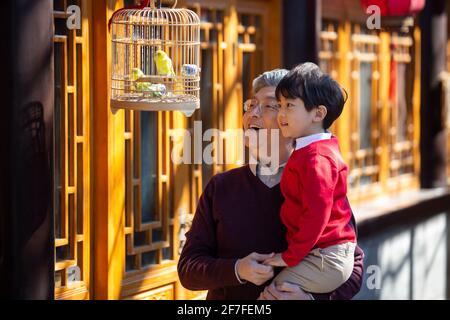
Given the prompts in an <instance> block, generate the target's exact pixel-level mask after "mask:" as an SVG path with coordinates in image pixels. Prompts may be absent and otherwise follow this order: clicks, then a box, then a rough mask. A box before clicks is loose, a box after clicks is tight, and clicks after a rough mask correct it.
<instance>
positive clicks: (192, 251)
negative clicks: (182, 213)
mask: <svg viewBox="0 0 450 320" xmlns="http://www.w3.org/2000/svg"><path fill="white" fill-rule="evenodd" d="M282 203H283V196H282V194H281V191H280V185H279V184H278V185H276V186H274V187H272V188H269V187H267V186H266V185H265V184H264V183H262V182H261V180H260V179H259V178H258V177H256V176H255V175H254V174H253V173H252V171H251V170H250V168H249V166H243V167H240V168H237V169H233V170H230V171H227V172H224V173H222V174H218V175H216V176H214V177H213V178H212V179H211V180H210V182H209V183H208V185H207V186H206V187H205V190H204V192H203V194H202V196H201V197H200V200H199V203H198V206H197V210H196V213H195V216H194V220H193V223H192V226H191V229H190V231H189V232H188V233H187V234H186V238H187V239H186V244H185V246H184V248H183V251H182V253H181V256H180V259H179V262H178V274H179V277H180V281H181V283H182V285H183V286H184V287H185V288H187V289H190V290H209V292H208V296H207V299H214V300H218V299H233V300H241V299H242V300H256V299H257V298H258V297H259V294H260V293H261V292H262V291H263V290H264V288H265V287H266V286H267V285H269V284H270V281H268V282H267V283H265V284H264V285H261V286H256V285H254V284H252V283H249V282H247V283H245V284H241V283H240V282H239V281H238V279H237V278H236V275H235V271H234V265H235V263H236V261H237V260H238V259H240V258H243V257H245V256H247V255H249V254H250V253H252V252H257V253H271V252H282V251H284V250H286V248H287V243H286V239H285V232H286V228H285V227H284V226H283V224H282V223H281V220H280V208H281V204H282ZM280 270H281V268H280V269H279V270H276V271H277V272H279V271H280ZM362 275H363V253H362V250H361V249H359V248H357V249H356V252H355V266H354V270H353V274H352V275H351V277H350V279H349V280H348V281H347V282H346V283H345V284H344V285H342V286H341V287H340V288H338V289H337V290H336V291H335V292H332V293H330V294H325V295H317V294H313V296H314V298H316V299H350V298H352V297H353V296H354V295H355V294H356V293H358V292H359V290H360V288H361V282H362Z"/></svg>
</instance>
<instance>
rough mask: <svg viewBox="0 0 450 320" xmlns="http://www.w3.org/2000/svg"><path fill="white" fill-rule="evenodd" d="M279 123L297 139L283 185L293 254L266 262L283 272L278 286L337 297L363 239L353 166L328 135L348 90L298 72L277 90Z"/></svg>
mask: <svg viewBox="0 0 450 320" xmlns="http://www.w3.org/2000/svg"><path fill="white" fill-rule="evenodd" d="M276 96H277V99H278V100H279V102H280V110H279V113H278V123H279V126H280V128H281V132H282V134H283V136H285V137H290V138H294V139H295V150H294V151H293V153H292V155H291V156H290V158H289V160H288V162H287V164H286V167H285V169H284V172H283V176H282V178H281V191H282V193H283V196H284V198H285V200H284V203H283V205H282V207H281V213H280V215H281V220H282V221H283V223H284V225H285V226H286V228H287V234H286V239H287V242H288V248H287V250H286V251H284V252H283V253H277V254H275V255H274V257H273V258H270V259H267V260H266V261H265V262H264V263H265V264H269V265H272V266H280V267H284V266H287V268H285V269H283V270H282V271H281V272H280V274H279V275H278V276H277V277H276V278H275V279H274V281H275V283H277V284H279V283H282V282H291V283H294V284H298V285H299V286H300V287H301V288H302V289H303V290H305V291H307V292H313V293H326V292H331V291H333V290H335V289H336V288H338V287H339V286H340V285H342V284H343V283H344V282H345V281H347V279H348V278H349V277H350V275H351V273H352V270H353V262H354V250H355V246H356V235H355V231H354V230H353V228H352V227H351V226H350V225H349V221H350V219H351V216H352V212H351V208H350V205H349V203H348V201H347V197H346V194H347V166H346V165H345V163H344V161H343V160H342V157H341V154H340V151H339V144H338V140H337V139H336V137H334V136H332V135H331V133H329V132H328V131H327V129H328V128H329V127H330V126H331V125H332V123H333V122H334V120H336V119H337V118H338V117H339V115H340V114H341V112H342V109H343V107H344V104H345V101H346V97H344V93H343V89H342V88H341V87H340V85H339V84H338V83H337V82H336V81H334V80H333V79H332V78H331V77H330V76H328V75H327V74H325V73H323V72H322V71H321V70H320V68H319V67H318V66H317V65H315V64H313V63H304V64H301V65H299V66H297V67H295V68H294V69H293V70H291V71H290V72H289V73H288V74H287V75H286V76H285V77H284V78H283V80H281V82H280V83H279V84H278V86H277V89H276Z"/></svg>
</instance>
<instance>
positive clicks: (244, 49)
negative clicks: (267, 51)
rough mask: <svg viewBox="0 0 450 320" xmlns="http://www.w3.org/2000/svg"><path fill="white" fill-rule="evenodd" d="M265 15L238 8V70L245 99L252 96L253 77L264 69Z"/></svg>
mask: <svg viewBox="0 0 450 320" xmlns="http://www.w3.org/2000/svg"><path fill="white" fill-rule="evenodd" d="M263 19H264V16H263V15H262V14H261V13H257V12H251V11H246V10H244V9H238V23H239V24H238V43H239V45H238V48H239V55H238V61H239V62H238V65H239V68H238V70H239V71H240V78H241V79H242V95H243V101H245V100H247V99H248V98H250V97H251V94H252V82H253V79H254V78H255V77H256V76H258V75H259V74H261V73H262V72H264V71H266V70H263V62H264V61H263V52H264V51H263V48H264V38H263V35H264V32H265V30H264V29H263Z"/></svg>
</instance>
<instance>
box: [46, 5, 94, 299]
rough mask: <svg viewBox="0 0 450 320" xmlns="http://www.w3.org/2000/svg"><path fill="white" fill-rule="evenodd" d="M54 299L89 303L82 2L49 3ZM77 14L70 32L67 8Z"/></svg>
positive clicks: (86, 99)
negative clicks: (79, 21)
mask: <svg viewBox="0 0 450 320" xmlns="http://www.w3.org/2000/svg"><path fill="white" fill-rule="evenodd" d="M53 3H54V37H53V41H54V76H55V113H54V132H55V134H54V137H55V140H54V161H53V168H54V173H55V178H54V179H55V180H54V186H55V189H54V212H55V297H56V298H57V299H64V298H69V297H72V298H78V299H82V298H89V269H90V260H89V259H90V258H89V257H90V256H89V246H90V244H89V213H90V195H89V193H90V189H89V185H90V181H89V30H88V28H89V24H88V22H89V21H88V18H87V17H88V15H89V12H90V8H89V6H90V4H89V1H87V0H55V1H54V2H53ZM70 5H77V6H78V7H79V8H80V9H81V11H80V12H82V24H81V29H74V30H70V29H69V28H68V27H67V24H66V21H67V18H68V17H69V15H68V14H67V13H66V10H67V8H68V6H70Z"/></svg>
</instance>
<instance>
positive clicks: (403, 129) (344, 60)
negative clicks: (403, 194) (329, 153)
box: [319, 20, 420, 201]
mask: <svg viewBox="0 0 450 320" xmlns="http://www.w3.org/2000/svg"><path fill="white" fill-rule="evenodd" d="M322 26H323V27H322V31H321V33H320V40H321V42H320V43H321V47H320V51H319V62H320V66H321V68H322V69H323V70H324V71H325V72H327V73H329V74H331V75H332V76H333V77H334V78H335V79H336V80H338V81H339V82H340V83H341V84H343V86H344V88H345V89H346V90H347V92H348V94H349V99H348V101H347V103H346V105H345V109H344V112H343V114H342V116H341V117H340V118H339V119H338V120H337V121H336V123H335V124H334V125H333V126H332V128H331V131H332V132H333V133H334V134H337V135H338V138H339V140H340V142H341V146H342V147H343V150H344V153H343V155H344V158H345V159H346V161H347V163H348V164H349V181H348V182H349V196H350V198H351V200H352V201H360V200H365V199H369V198H372V197H373V196H376V195H381V194H387V193H391V192H393V191H400V190H404V189H408V188H409V189H411V188H415V187H417V185H418V183H417V182H418V161H419V159H418V158H419V155H418V144H419V138H418V130H419V128H418V123H419V111H418V103H419V101H418V98H419V96H418V95H417V93H415V92H419V89H418V88H419V87H418V86H419V82H420V75H419V74H418V73H417V67H418V64H417V62H416V61H415V60H416V55H417V52H418V51H417V46H420V42H418V43H415V41H414V39H415V33H414V32H415V31H414V30H411V31H410V32H409V33H406V34H405V33H402V34H397V33H395V32H390V33H389V32H387V31H383V32H379V31H378V32H374V31H369V30H366V29H365V28H364V27H363V26H361V25H359V24H351V23H350V22H348V21H331V20H330V21H328V20H324V21H323V23H322Z"/></svg>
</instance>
